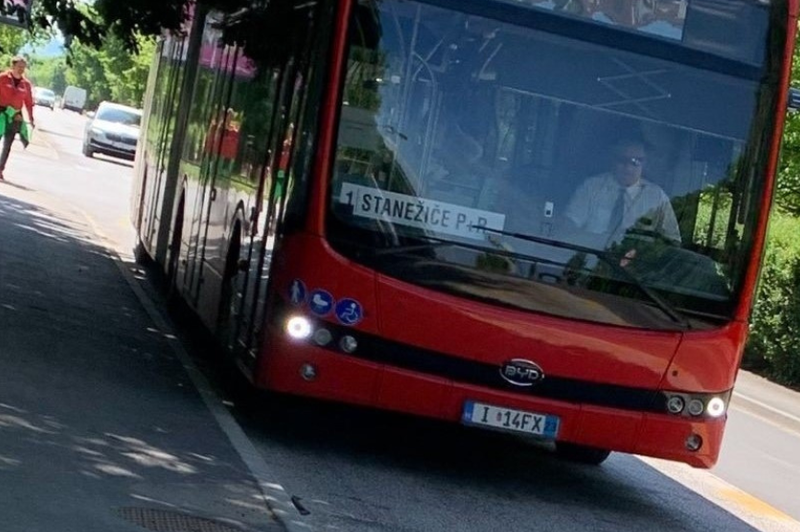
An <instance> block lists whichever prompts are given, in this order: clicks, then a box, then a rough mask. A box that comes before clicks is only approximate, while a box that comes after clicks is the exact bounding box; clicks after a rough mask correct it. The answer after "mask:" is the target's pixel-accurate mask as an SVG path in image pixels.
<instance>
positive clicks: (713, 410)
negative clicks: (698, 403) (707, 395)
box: [706, 397, 726, 417]
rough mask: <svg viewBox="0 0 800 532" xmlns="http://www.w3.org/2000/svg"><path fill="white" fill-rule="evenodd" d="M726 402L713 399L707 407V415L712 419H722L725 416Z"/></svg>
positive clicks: (718, 398) (716, 398) (717, 398)
mask: <svg viewBox="0 0 800 532" xmlns="http://www.w3.org/2000/svg"><path fill="white" fill-rule="evenodd" d="M725 410H726V405H725V400H724V399H722V398H721V397H712V398H711V400H710V401H709V402H708V405H707V406H706V413H707V414H708V415H709V416H711V417H721V416H722V415H724V414H725Z"/></svg>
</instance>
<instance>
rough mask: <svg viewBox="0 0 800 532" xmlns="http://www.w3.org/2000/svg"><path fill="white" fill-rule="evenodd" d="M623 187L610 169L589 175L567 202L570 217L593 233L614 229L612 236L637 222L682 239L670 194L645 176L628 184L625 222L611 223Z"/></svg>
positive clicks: (678, 240) (670, 238)
mask: <svg viewBox="0 0 800 532" xmlns="http://www.w3.org/2000/svg"><path fill="white" fill-rule="evenodd" d="M622 188H623V187H622V185H620V184H619V182H618V181H617V179H616V178H615V177H614V175H613V174H611V173H610V172H606V173H603V174H600V175H596V176H594V177H590V178H588V179H587V180H586V181H585V182H584V183H583V184H582V185H581V186H580V187H578V190H576V191H575V193H574V194H573V195H572V198H571V199H570V201H569V204H568V205H567V210H566V216H567V218H569V219H570V220H571V221H572V223H574V224H575V226H577V227H578V228H579V229H583V230H585V231H588V232H591V233H597V234H603V233H612V232H613V233H614V234H613V235H611V236H612V239H613V238H616V237H619V236H621V235H622V234H624V232H625V230H627V229H628V228H630V227H632V226H634V225H636V226H637V227H641V228H642V229H646V230H650V231H654V232H657V233H659V234H661V235H662V236H664V237H665V238H668V239H669V240H672V241H674V242H677V243H680V241H681V234H680V230H679V229H678V221H677V220H676V218H675V212H674V211H673V210H672V205H671V204H670V201H669V197H668V196H667V195H666V194H665V193H664V191H663V190H661V187H659V186H658V185H655V184H653V183H651V182H649V181H647V180H645V179H640V180H639V182H638V183H636V184H635V185H631V186H629V187H626V189H625V212H624V215H623V218H622V224H621V226H620V227H619V228H614V227H609V225H610V224H611V216H612V211H613V210H614V205H615V203H616V202H617V198H618V197H619V193H620V190H621V189H622Z"/></svg>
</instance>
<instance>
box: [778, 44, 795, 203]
mask: <svg viewBox="0 0 800 532" xmlns="http://www.w3.org/2000/svg"><path fill="white" fill-rule="evenodd" d="M792 87H795V88H800V46H798V47H796V48H795V50H794V61H793V63H792ZM775 202H776V205H777V206H778V208H779V209H780V210H782V211H784V212H787V213H790V214H792V215H794V216H800V112H797V111H790V112H789V115H788V116H787V117H786V124H785V126H784V132H783V147H782V148H781V161H780V168H779V172H778V179H777V190H776V195H775Z"/></svg>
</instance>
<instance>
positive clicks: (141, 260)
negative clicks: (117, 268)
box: [133, 239, 150, 266]
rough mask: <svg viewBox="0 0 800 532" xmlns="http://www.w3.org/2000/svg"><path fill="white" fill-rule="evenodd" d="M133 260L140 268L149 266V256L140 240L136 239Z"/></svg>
mask: <svg viewBox="0 0 800 532" xmlns="http://www.w3.org/2000/svg"><path fill="white" fill-rule="evenodd" d="M133 260H135V261H136V264H139V265H140V266H148V265H149V264H150V255H148V254H147V250H146V249H145V248H144V244H143V243H142V239H138V242H137V243H136V246H134V248H133Z"/></svg>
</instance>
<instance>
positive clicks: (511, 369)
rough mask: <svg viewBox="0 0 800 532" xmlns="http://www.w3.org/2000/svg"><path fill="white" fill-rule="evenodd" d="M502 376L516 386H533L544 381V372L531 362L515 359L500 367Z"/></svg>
mask: <svg viewBox="0 0 800 532" xmlns="http://www.w3.org/2000/svg"><path fill="white" fill-rule="evenodd" d="M500 376H501V377H503V379H505V380H506V381H508V382H510V383H511V384H513V385H514V386H533V385H534V384H537V383H539V382H541V381H542V379H544V371H542V368H540V367H539V366H538V365H537V364H535V363H534V362H531V361H530V360H523V359H521V358H515V359H512V360H509V361H508V362H504V363H503V365H502V366H500Z"/></svg>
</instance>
